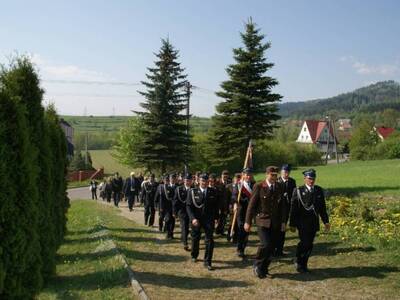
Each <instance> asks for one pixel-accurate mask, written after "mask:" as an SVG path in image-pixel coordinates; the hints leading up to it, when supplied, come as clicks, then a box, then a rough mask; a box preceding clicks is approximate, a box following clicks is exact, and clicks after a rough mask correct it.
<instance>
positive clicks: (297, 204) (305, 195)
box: [289, 185, 329, 231]
mask: <svg viewBox="0 0 400 300" xmlns="http://www.w3.org/2000/svg"><path fill="white" fill-rule="evenodd" d="M312 190H313V191H309V190H308V188H307V187H306V186H305V185H302V186H300V187H298V188H297V189H295V190H294V191H293V196H292V203H291V208H290V221H289V226H291V227H299V226H307V227H309V228H313V229H314V230H316V231H318V230H319V217H321V219H322V222H323V223H324V224H326V223H329V217H328V213H327V211H326V204H325V195H324V190H323V189H322V188H321V187H320V186H318V185H314V187H313V189H312ZM299 196H300V197H299Z"/></svg>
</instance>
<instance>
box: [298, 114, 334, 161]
mask: <svg viewBox="0 0 400 300" xmlns="http://www.w3.org/2000/svg"><path fill="white" fill-rule="evenodd" d="M328 138H329V148H328V153H329V154H332V153H335V152H336V147H335V139H334V131H333V128H332V127H331V128H330V130H329V134H328V122H327V121H316V120H306V121H304V123H303V126H302V127H301V130H300V133H299V136H298V138H297V140H296V142H298V143H305V144H314V145H316V146H317V148H318V149H319V150H320V151H321V152H323V153H326V152H327V144H328ZM336 144H337V140H336Z"/></svg>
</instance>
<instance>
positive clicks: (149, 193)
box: [142, 174, 158, 227]
mask: <svg viewBox="0 0 400 300" xmlns="http://www.w3.org/2000/svg"><path fill="white" fill-rule="evenodd" d="M157 186H158V183H157V182H156V181H155V180H154V174H150V177H149V180H148V181H146V182H144V183H143V189H142V199H143V202H144V225H148V226H149V227H152V226H153V224H154V216H155V213H156V209H155V203H154V196H155V194H156V192H157Z"/></svg>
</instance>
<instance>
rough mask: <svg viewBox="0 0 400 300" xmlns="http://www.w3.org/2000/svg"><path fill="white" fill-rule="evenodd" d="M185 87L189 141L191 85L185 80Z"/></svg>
mask: <svg viewBox="0 0 400 300" xmlns="http://www.w3.org/2000/svg"><path fill="white" fill-rule="evenodd" d="M185 88H186V100H187V103H186V137H187V139H188V141H189V126H190V124H189V121H190V95H191V93H192V92H191V88H192V85H191V84H190V82H189V81H186V84H185ZM186 150H187V152H186V153H187V156H186V159H185V174H187V173H188V172H189V166H188V160H189V157H188V155H189V148H187V149H186Z"/></svg>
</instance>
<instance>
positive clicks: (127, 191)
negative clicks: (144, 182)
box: [123, 177, 139, 197]
mask: <svg viewBox="0 0 400 300" xmlns="http://www.w3.org/2000/svg"><path fill="white" fill-rule="evenodd" d="M138 190H139V180H138V179H137V178H136V177H128V178H127V179H126V180H125V184H124V188H123V192H124V195H125V196H127V197H128V196H134V195H136V194H137V191H138Z"/></svg>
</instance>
